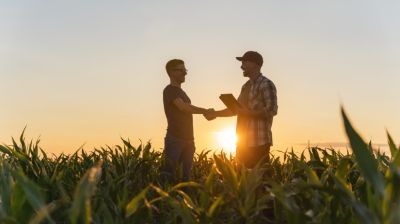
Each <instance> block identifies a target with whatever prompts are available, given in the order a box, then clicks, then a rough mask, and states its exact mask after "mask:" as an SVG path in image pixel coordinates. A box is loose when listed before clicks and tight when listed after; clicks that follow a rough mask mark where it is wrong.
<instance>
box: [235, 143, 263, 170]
mask: <svg viewBox="0 0 400 224" xmlns="http://www.w3.org/2000/svg"><path fill="white" fill-rule="evenodd" d="M270 147H271V146H270V145H262V146H256V147H238V148H236V159H237V161H238V162H239V163H241V164H243V165H244V166H245V167H246V168H253V167H254V166H255V165H257V163H258V162H260V161H261V160H262V159H263V162H265V163H269V160H270V157H269V151H270Z"/></svg>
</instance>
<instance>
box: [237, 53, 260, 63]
mask: <svg viewBox="0 0 400 224" xmlns="http://www.w3.org/2000/svg"><path fill="white" fill-rule="evenodd" d="M236 59H237V60H239V61H251V62H254V63H256V64H257V65H259V66H262V64H263V58H262V56H261V54H259V53H258V52H257V51H247V52H246V53H244V55H243V56H242V57H236Z"/></svg>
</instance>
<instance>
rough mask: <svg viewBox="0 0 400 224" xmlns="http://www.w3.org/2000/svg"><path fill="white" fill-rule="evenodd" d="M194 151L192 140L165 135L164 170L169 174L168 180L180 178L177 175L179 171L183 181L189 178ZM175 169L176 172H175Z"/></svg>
mask: <svg viewBox="0 0 400 224" xmlns="http://www.w3.org/2000/svg"><path fill="white" fill-rule="evenodd" d="M194 151H195V145H194V140H184V139H180V138H176V137H173V136H168V135H167V136H166V137H165V139H164V156H165V172H166V173H167V174H168V175H169V176H170V177H169V179H170V180H171V179H177V178H178V179H181V177H180V176H177V175H178V174H180V173H181V174H182V178H183V181H188V180H189V176H190V170H191V169H192V164H193V156H194ZM178 168H181V169H182V170H178ZM177 170H178V173H176V171H177ZM174 174H175V175H174ZM174 176H175V177H174Z"/></svg>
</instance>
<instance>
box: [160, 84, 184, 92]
mask: <svg viewBox="0 0 400 224" xmlns="http://www.w3.org/2000/svg"><path fill="white" fill-rule="evenodd" d="M180 91H182V90H181V89H180V88H178V87H176V86H173V85H167V86H166V87H165V88H164V90H163V93H164V94H165V93H169V92H180Z"/></svg>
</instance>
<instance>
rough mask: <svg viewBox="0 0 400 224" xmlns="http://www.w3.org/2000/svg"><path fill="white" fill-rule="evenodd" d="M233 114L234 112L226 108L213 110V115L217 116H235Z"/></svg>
mask: <svg viewBox="0 0 400 224" xmlns="http://www.w3.org/2000/svg"><path fill="white" fill-rule="evenodd" d="M235 115H236V113H233V112H232V111H231V110H229V109H228V108H226V109H223V110H217V111H215V116H217V117H231V116H235Z"/></svg>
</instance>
